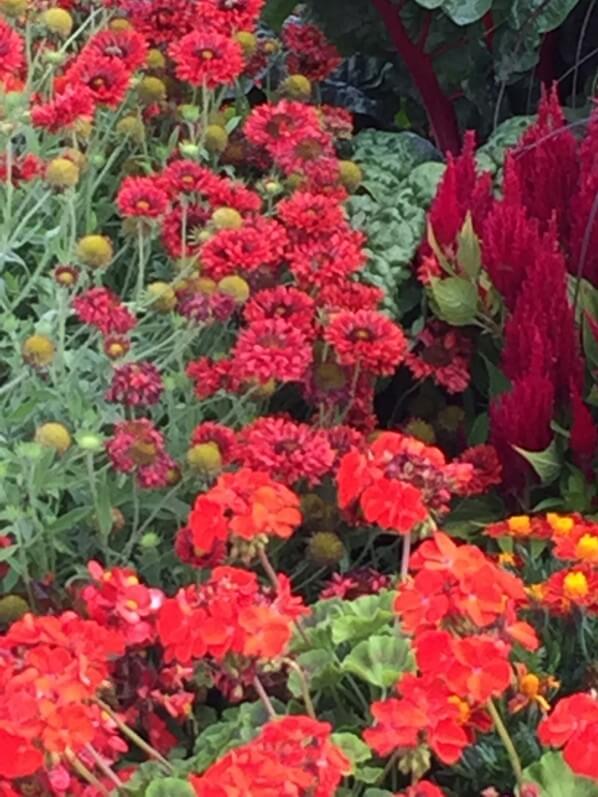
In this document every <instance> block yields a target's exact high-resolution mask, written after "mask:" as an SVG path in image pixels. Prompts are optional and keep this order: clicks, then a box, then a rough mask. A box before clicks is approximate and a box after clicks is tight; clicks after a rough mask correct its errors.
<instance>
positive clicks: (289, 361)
mask: <svg viewBox="0 0 598 797" xmlns="http://www.w3.org/2000/svg"><path fill="white" fill-rule="evenodd" d="M312 356H313V355H312V350H311V346H310V345H309V342H308V340H307V338H306V337H305V335H304V334H303V333H302V332H301V331H300V330H299V329H297V328H296V327H295V326H294V324H292V323H289V322H288V321H285V320H284V319H282V318H276V319H270V320H267V321H257V322H256V323H255V324H251V326H249V327H247V329H245V330H243V331H242V332H241V333H240V334H239V337H238V338H237V342H236V344H235V347H234V349H233V352H232V359H233V363H232V368H233V373H234V375H235V377H236V378H237V379H238V380H239V381H245V382H252V381H253V382H258V383H262V384H263V383H265V382H268V381H269V380H270V379H274V380H276V381H280V382H300V381H301V380H302V379H303V378H304V377H305V374H306V372H307V369H308V368H309V366H310V364H311V361H312Z"/></svg>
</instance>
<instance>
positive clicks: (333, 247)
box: [287, 224, 365, 290]
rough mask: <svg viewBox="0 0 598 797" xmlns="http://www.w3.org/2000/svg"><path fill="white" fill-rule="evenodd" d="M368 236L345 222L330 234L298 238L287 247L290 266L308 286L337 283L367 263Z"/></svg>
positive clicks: (302, 285)
mask: <svg viewBox="0 0 598 797" xmlns="http://www.w3.org/2000/svg"><path fill="white" fill-rule="evenodd" d="M364 244H365V236H364V235H363V233H361V232H358V231H357V230H352V229H351V228H350V227H349V226H348V225H346V224H345V225H342V226H341V227H340V228H339V229H337V230H336V231H335V232H334V233H333V234H332V235H331V236H330V235H326V236H324V235H322V236H310V237H309V238H302V237H299V238H298V240H296V241H293V242H292V244H291V246H290V247H289V248H288V250H287V258H288V261H289V268H290V270H291V272H292V273H293V276H294V277H295V279H296V280H297V284H298V285H299V286H300V287H302V288H305V289H311V288H323V287H325V286H331V285H338V286H339V288H341V290H342V288H343V286H344V284H345V282H346V280H347V277H349V276H350V275H351V274H354V273H355V272H356V271H359V269H361V268H362V266H363V265H364V263H365V254H364V251H363V247H364Z"/></svg>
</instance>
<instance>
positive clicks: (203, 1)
mask: <svg viewBox="0 0 598 797" xmlns="http://www.w3.org/2000/svg"><path fill="white" fill-rule="evenodd" d="M264 1H265V0H197V3H196V12H195V13H196V14H197V16H198V18H200V19H201V21H202V24H203V25H209V26H210V27H213V28H214V29H215V30H217V31H218V32H219V33H223V34H224V35H226V36H230V35H231V33H234V32H235V31H238V30H247V31H251V30H253V29H254V28H255V25H256V22H257V20H258V18H259V15H260V12H261V10H262V7H263V5H264Z"/></svg>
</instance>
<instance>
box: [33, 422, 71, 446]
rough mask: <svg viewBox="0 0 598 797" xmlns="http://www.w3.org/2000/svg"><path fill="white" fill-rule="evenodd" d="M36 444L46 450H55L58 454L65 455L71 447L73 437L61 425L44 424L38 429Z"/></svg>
mask: <svg viewBox="0 0 598 797" xmlns="http://www.w3.org/2000/svg"><path fill="white" fill-rule="evenodd" d="M35 442H36V443H39V444H40V445H41V446H44V447H45V448H53V449H54V451H56V452H57V453H58V454H64V453H66V452H67V451H68V450H69V448H70V447H71V435H70V432H69V430H68V429H67V428H66V426H63V424H61V423H53V422H50V423H44V424H42V425H41V426H39V427H38V428H37V429H36V432H35Z"/></svg>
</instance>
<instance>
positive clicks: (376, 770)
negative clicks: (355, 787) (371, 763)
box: [355, 767, 384, 783]
mask: <svg viewBox="0 0 598 797" xmlns="http://www.w3.org/2000/svg"><path fill="white" fill-rule="evenodd" d="M383 775H384V767H357V769H356V770H355V780H357V781H359V782H360V783H380V781H381V780H382V776H383Z"/></svg>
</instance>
